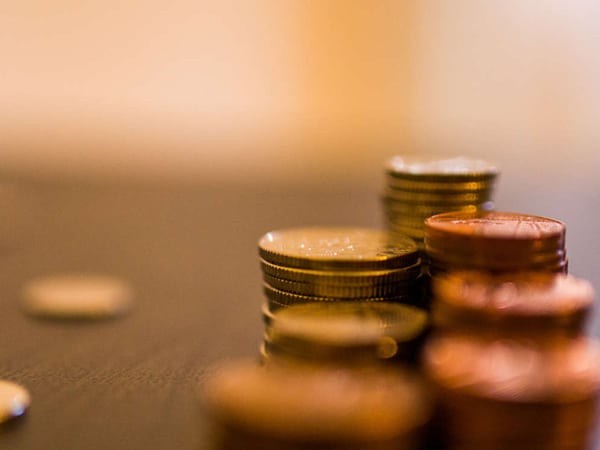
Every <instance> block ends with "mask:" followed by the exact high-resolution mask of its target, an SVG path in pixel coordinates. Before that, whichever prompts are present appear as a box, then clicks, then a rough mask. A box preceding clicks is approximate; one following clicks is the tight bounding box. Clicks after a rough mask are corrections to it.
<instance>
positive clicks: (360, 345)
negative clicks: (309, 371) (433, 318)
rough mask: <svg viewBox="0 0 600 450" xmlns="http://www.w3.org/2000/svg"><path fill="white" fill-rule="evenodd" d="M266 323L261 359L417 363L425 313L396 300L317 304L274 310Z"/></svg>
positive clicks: (423, 334)
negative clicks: (395, 301) (394, 301)
mask: <svg viewBox="0 0 600 450" xmlns="http://www.w3.org/2000/svg"><path fill="white" fill-rule="evenodd" d="M267 314H268V313H267ZM265 323H266V333H265V341H264V346H263V349H262V353H263V360H264V362H265V363H283V364H286V363H298V362H300V363H305V364H309V363H315V364H318V365H330V364H334V365H341V366H344V365H347V366H361V365H372V364H376V363H380V362H389V361H402V362H405V363H416V362H417V357H418V355H419V351H420V349H421V345H422V343H423V341H424V337H425V332H426V330H427V324H428V317H427V313H426V312H425V311H423V310H422V309H419V308H415V307H413V306H408V305H401V304H397V303H386V302H326V303H325V302H321V303H308V304H302V305H293V306H290V307H289V308H284V309H280V310H277V311H275V312H274V313H271V314H268V315H265Z"/></svg>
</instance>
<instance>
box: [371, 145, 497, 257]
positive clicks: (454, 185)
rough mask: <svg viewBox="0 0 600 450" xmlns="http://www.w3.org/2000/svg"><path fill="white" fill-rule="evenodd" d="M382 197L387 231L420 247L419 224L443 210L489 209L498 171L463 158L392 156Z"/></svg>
mask: <svg viewBox="0 0 600 450" xmlns="http://www.w3.org/2000/svg"><path fill="white" fill-rule="evenodd" d="M386 174H387V176H386V186H385V189H384V193H383V195H382V201H383V207H384V213H385V215H386V218H387V225H388V228H389V229H390V230H393V231H396V232H400V233H403V234H406V235H408V236H410V237H412V238H413V239H414V240H415V241H417V242H418V243H419V244H420V245H421V246H422V244H423V238H424V233H423V221H424V220H425V219H426V218H428V217H429V216H432V215H434V214H439V213H443V212H446V211H471V212H473V211H479V210H491V209H493V207H494V204H493V201H492V194H493V188H494V182H495V180H496V177H497V175H498V169H496V167H494V166H493V165H492V164H490V163H488V162H486V161H482V160H476V159H469V158H464V157H457V158H443V157H438V158H435V157H417V156H414V157H404V156H396V157H394V158H392V159H390V160H389V161H388V163H387V165H386Z"/></svg>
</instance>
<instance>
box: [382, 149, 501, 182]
mask: <svg viewBox="0 0 600 450" xmlns="http://www.w3.org/2000/svg"><path fill="white" fill-rule="evenodd" d="M386 170H387V173H388V175H390V176H397V177H401V178H406V179H419V180H423V181H425V180H431V181H439V180H447V181H464V180H465V179H468V180H469V181H479V180H486V179H493V178H495V177H496V176H497V175H498V169H497V168H496V167H495V166H494V165H493V164H491V163H490V162H488V161H484V160H481V159H473V158H467V157H464V156H457V157H447V156H434V155H430V156H417V155H406V156H394V157H393V158H391V159H389V160H388V161H387V164H386Z"/></svg>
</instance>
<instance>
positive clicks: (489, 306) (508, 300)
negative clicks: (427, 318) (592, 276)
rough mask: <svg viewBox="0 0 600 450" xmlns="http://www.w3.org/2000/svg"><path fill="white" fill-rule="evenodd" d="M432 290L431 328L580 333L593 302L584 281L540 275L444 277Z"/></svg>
mask: <svg viewBox="0 0 600 450" xmlns="http://www.w3.org/2000/svg"><path fill="white" fill-rule="evenodd" d="M432 288H433V293H434V297H433V298H434V303H433V309H434V317H435V318H436V323H438V324H447V325H448V326H449V327H450V326H452V324H453V325H454V326H455V327H460V326H461V325H463V326H465V325H471V326H478V327H484V328H485V327H489V326H490V325H492V326H494V327H503V328H508V327H510V328H511V329H512V328H515V329H516V328H521V329H523V331H525V332H536V331H537V330H541V329H550V330H552V329H556V330H564V329H568V330H570V331H572V332H574V333H576V334H581V333H582V331H583V330H582V329H583V326H584V323H585V319H586V317H587V316H588V315H589V313H590V311H591V308H592V305H593V301H594V289H593V287H592V285H591V284H590V283H589V282H588V281H586V280H583V279H579V278H576V277H574V276H571V275H563V274H550V273H540V272H529V273H528V272H519V273H511V274H504V275H493V274H488V273H484V272H481V271H462V272H450V273H448V274H443V275H440V276H437V277H435V278H434V279H433V283H432Z"/></svg>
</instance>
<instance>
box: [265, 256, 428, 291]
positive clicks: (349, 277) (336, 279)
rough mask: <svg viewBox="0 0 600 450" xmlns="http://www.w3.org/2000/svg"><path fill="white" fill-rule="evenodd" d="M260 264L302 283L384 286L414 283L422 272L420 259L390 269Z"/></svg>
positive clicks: (271, 274) (283, 277)
mask: <svg viewBox="0 0 600 450" xmlns="http://www.w3.org/2000/svg"><path fill="white" fill-rule="evenodd" d="M260 266H261V269H262V271H263V273H264V274H265V275H270V276H272V277H277V278H281V279H283V280H288V281H297V282H301V283H313V284H326V285H342V286H382V285H389V284H391V283H395V284H406V283H412V282H413V281H414V280H415V279H416V278H417V277H418V276H419V274H420V272H421V263H420V261H418V262H417V263H416V264H413V265H412V266H408V267H403V268H401V269H390V270H347V271H344V270H310V269H295V268H289V267H285V266H278V265H276V264H271V263H269V262H267V261H265V260H264V259H261V260H260Z"/></svg>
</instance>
